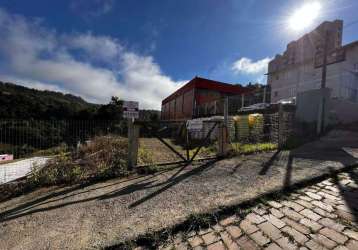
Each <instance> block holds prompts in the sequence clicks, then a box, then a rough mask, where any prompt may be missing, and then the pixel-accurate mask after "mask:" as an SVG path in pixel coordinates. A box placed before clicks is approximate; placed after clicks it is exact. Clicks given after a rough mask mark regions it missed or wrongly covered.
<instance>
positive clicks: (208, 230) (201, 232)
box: [198, 227, 213, 235]
mask: <svg viewBox="0 0 358 250" xmlns="http://www.w3.org/2000/svg"><path fill="white" fill-rule="evenodd" d="M212 231H213V229H211V228H210V227H209V228H205V229H201V230H200V231H199V232H198V235H204V234H207V233H210V232H212Z"/></svg>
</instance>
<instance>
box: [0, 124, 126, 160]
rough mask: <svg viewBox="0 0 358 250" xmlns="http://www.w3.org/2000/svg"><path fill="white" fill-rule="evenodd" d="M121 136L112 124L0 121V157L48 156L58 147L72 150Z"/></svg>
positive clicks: (121, 127)
mask: <svg viewBox="0 0 358 250" xmlns="http://www.w3.org/2000/svg"><path fill="white" fill-rule="evenodd" d="M110 133H114V134H118V135H123V134H125V128H124V127H123V125H122V124H120V123H119V122H115V121H78V120H62V121H56V120H50V121H46V120H0V155H1V154H11V155H13V157H14V158H15V159H18V158H23V157H28V156H32V155H39V154H51V153H53V152H52V151H56V148H57V147H59V146H66V147H68V148H76V146H77V145H78V144H81V143H85V142H86V141H87V140H90V139H91V138H93V137H94V136H100V135H106V134H110Z"/></svg>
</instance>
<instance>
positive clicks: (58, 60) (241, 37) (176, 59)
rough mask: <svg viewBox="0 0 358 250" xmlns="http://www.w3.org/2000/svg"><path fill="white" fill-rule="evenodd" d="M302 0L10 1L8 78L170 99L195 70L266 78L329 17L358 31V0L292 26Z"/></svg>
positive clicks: (330, 1) (220, 76) (2, 4)
mask: <svg viewBox="0 0 358 250" xmlns="http://www.w3.org/2000/svg"><path fill="white" fill-rule="evenodd" d="M307 2H312V1H303V0H302V1H300V0H270V1H267V0H245V1H244V0H242V1H240V0H220V1H217V0H195V1H194V0H180V1H179V0H175V1H174V0H156V1H148V0H118V1H115V0H62V1H48V0H32V1H23V0H1V1H0V37H2V42H1V43H0V80H3V81H12V82H16V83H19V84H22V85H25V86H29V87H34V88H38V89H50V90H57V91H63V92H69V93H73V94H76V95H80V96H82V97H83V98H85V99H86V100H89V101H92V102H97V103H104V102H107V101H108V100H109V99H110V96H111V95H118V96H119V97H121V98H122V99H132V100H139V101H140V103H141V105H140V106H141V108H159V107H160V101H161V99H163V98H164V97H165V96H166V95H168V94H170V93H171V92H172V91H174V90H175V89H176V88H178V87H179V86H181V85H182V84H183V83H184V82H185V81H187V80H190V79H191V78H193V77H194V76H196V75H198V76H202V77H207V78H211V79H215V80H219V81H223V82H229V83H242V84H247V83H248V82H250V81H251V82H256V81H259V82H262V83H265V81H266V80H265V78H264V76H263V74H264V73H265V72H266V70H267V69H266V68H267V63H268V61H269V60H270V58H272V57H274V56H275V54H277V53H282V52H283V51H284V49H285V47H286V44H287V43H288V42H289V41H291V40H295V39H297V38H299V37H300V36H301V35H302V34H304V33H305V32H308V31H309V30H310V29H312V28H314V27H315V26H317V25H318V24H319V23H321V22H322V21H323V20H334V19H343V20H344V23H345V25H346V27H345V28H344V35H343V36H344V41H343V43H344V44H346V43H349V42H352V41H355V40H358V32H357V30H358V17H357V15H356V12H357V10H358V1H356V0H316V1H315V2H320V4H321V6H322V8H321V10H320V13H319V16H318V17H317V18H316V19H315V20H314V22H313V23H312V24H311V25H310V26H308V27H307V28H306V29H304V30H300V31H293V30H292V29H289V28H288V20H289V18H290V16H291V15H292V13H294V12H295V10H297V9H299V8H300V7H301V6H302V5H304V4H305V3H307Z"/></svg>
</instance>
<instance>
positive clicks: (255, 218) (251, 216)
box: [246, 213, 266, 224]
mask: <svg viewBox="0 0 358 250" xmlns="http://www.w3.org/2000/svg"><path fill="white" fill-rule="evenodd" d="M246 219H247V220H249V221H251V222H252V223H255V224H260V223H262V222H265V221H266V219H265V218H264V217H262V216H260V215H258V214H255V213H249V214H248V215H246Z"/></svg>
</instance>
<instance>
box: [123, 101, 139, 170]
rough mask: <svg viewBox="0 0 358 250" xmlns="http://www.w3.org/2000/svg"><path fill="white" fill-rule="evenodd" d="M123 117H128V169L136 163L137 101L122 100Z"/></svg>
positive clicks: (137, 135) (137, 142)
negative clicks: (135, 122) (135, 121)
mask: <svg viewBox="0 0 358 250" xmlns="http://www.w3.org/2000/svg"><path fill="white" fill-rule="evenodd" d="M123 117H124V118H127V119H128V170H129V171H130V170H133V168H134V167H135V166H136V165H137V158H138V146H139V126H138V125H136V124H134V120H135V119H138V118H139V103H138V102H133V101H124V102H123Z"/></svg>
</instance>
